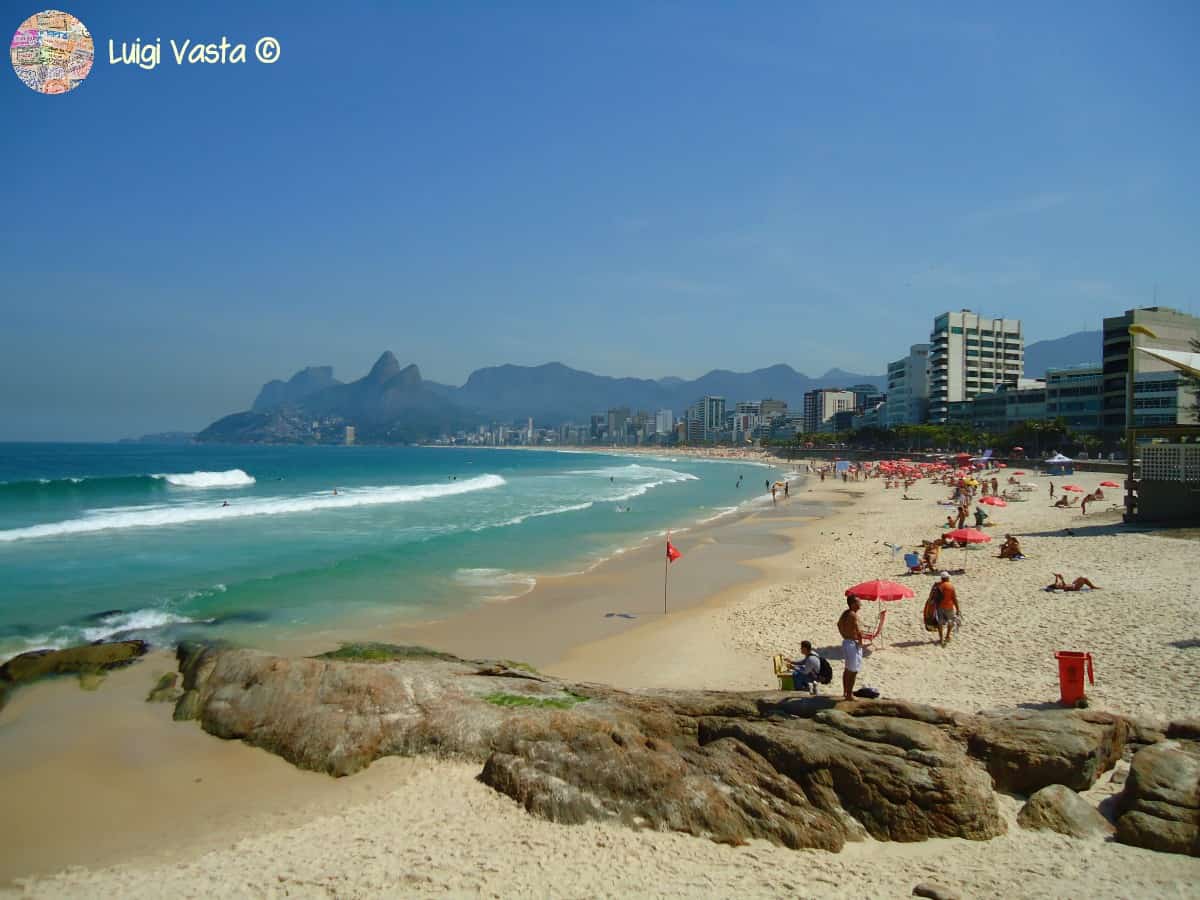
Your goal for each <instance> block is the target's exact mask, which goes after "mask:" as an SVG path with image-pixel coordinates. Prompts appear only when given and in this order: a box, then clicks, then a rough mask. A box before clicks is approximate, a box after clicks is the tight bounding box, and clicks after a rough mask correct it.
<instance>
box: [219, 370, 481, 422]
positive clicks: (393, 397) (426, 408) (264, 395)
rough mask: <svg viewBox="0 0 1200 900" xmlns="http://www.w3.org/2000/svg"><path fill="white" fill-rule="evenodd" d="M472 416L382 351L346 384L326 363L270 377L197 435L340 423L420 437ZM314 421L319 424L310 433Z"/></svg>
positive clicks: (471, 419)
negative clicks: (240, 406)
mask: <svg viewBox="0 0 1200 900" xmlns="http://www.w3.org/2000/svg"><path fill="white" fill-rule="evenodd" d="M322 383H323V384H324V385H325V386H324V387H321V386H320V384H322ZM273 400H274V401H275V402H272V401H273ZM475 419H476V417H474V416H472V415H470V414H467V413H464V412H463V411H462V410H461V409H460V408H459V407H457V406H456V405H455V404H453V403H450V402H448V401H447V400H446V398H445V397H443V396H442V395H440V394H438V393H436V392H434V391H431V390H429V389H428V388H426V387H425V385H424V382H423V381H422V380H421V373H420V370H418V369H417V367H416V366H412V365H410V366H406V367H404V368H401V367H400V362H399V361H398V360H397V359H396V357H395V355H394V354H393V353H392V352H391V351H390V350H389V351H387V352H386V353H384V354H383V355H382V356H380V357H379V359H378V360H377V361H376V363H375V365H374V366H373V367H372V368H371V371H370V372H369V373H367V375H365V376H364V377H362V378H360V379H358V380H357V381H352V382H350V383H349V384H342V383H341V382H339V381H337V380H336V379H334V378H333V371H332V369H329V368H328V367H325V368H309V369H304V370H302V371H301V372H298V373H297V374H296V375H295V376H293V377H292V378H291V380H290V381H288V382H287V383H286V384H284V383H283V382H279V381H273V382H270V383H268V384H267V385H264V387H263V389H262V390H261V391H260V392H259V395H258V399H256V400H255V402H254V408H253V409H250V410H248V411H246V412H241V413H234V414H233V415H229V416H225V417H224V418H223V419H218V420H217V421H216V422H213V424H211V425H209V426H208V427H207V428H206V429H204V431H202V432H200V434H199V435H197V440H201V441H226V442H233V443H246V442H254V443H311V442H313V441H315V440H324V441H336V440H340V438H341V435H342V434H344V426H346V425H353V426H354V427H355V429H356V430H357V433H358V439H359V440H362V441H379V442H405V441H419V440H424V439H425V438H428V437H430V436H433V435H438V434H441V433H443V432H447V431H449V432H453V431H457V430H458V429H460V428H465V427H469V426H470V425H472V424H474V422H475ZM314 422H317V423H319V427H318V429H317V430H316V431H315V432H314V429H313V423H314Z"/></svg>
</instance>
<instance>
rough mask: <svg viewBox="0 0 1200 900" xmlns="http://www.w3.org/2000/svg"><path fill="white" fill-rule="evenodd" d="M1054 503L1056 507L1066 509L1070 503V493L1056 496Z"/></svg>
mask: <svg viewBox="0 0 1200 900" xmlns="http://www.w3.org/2000/svg"><path fill="white" fill-rule="evenodd" d="M1054 505H1055V506H1056V507H1058V508H1059V509H1066V508H1067V507H1068V506H1070V505H1071V496H1070V494H1063V495H1062V496H1061V497H1059V498H1058V502H1057V503H1055V504H1054Z"/></svg>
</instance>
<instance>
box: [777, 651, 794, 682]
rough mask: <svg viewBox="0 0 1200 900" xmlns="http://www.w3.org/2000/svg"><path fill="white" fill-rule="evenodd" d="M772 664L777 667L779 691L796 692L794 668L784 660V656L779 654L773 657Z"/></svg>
mask: <svg viewBox="0 0 1200 900" xmlns="http://www.w3.org/2000/svg"><path fill="white" fill-rule="evenodd" d="M771 663H772V665H774V667H775V677H776V678H778V679H779V689H780V690H781V691H794V690H795V689H796V683H795V682H794V681H793V680H792V668H791V666H789V665H788V664H787V660H785V659H784V658H783V654H782V653H777V654H775V655H774V656H772V657H771Z"/></svg>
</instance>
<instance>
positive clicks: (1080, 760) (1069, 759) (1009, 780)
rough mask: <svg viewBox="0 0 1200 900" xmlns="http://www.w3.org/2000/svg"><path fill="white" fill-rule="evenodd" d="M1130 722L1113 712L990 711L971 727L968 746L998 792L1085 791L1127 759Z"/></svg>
mask: <svg viewBox="0 0 1200 900" xmlns="http://www.w3.org/2000/svg"><path fill="white" fill-rule="evenodd" d="M1128 733H1129V723H1128V722H1127V720H1125V719H1124V718H1122V717H1120V716H1114V715H1111V714H1109V713H1103V712H1093V711H1090V710H1088V711H1080V710H1045V711H1036V710H1023V709H1019V710H1006V711H1002V712H993V713H985V714H983V715H981V716H980V717H979V718H978V720H977V722H976V724H975V725H974V726H973V727H972V728H970V733H969V736H968V747H969V750H970V752H971V754H972V755H973V756H975V757H978V758H979V759H981V760H983V761H984V763H985V764H986V765H987V770H988V772H989V773H991V776H992V778H993V780H994V781H995V783H996V788H997V789H998V790H1002V791H1011V792H1013V793H1017V794H1033V793H1034V792H1036V791H1039V790H1041V789H1042V788H1044V787H1047V786H1048V785H1051V784H1061V785H1065V786H1066V787H1069V788H1071V789H1072V790H1075V791H1084V790H1087V789H1088V788H1090V787H1091V786H1092V784H1093V783H1094V782H1095V781H1096V779H1097V778H1099V777H1100V776H1101V775H1102V774H1103V773H1104V772H1107V771H1108V770H1109V769H1111V768H1112V767H1113V764H1114V763H1116V761H1117V760H1119V759H1120V758H1121V751H1122V749H1123V748H1124V746H1125V741H1126V738H1127V737H1128Z"/></svg>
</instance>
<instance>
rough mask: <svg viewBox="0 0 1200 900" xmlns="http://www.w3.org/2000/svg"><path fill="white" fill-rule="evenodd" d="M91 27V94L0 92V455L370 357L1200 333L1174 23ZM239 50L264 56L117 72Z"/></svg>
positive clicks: (787, 12) (960, 13) (1188, 70)
mask: <svg viewBox="0 0 1200 900" xmlns="http://www.w3.org/2000/svg"><path fill="white" fill-rule="evenodd" d="M4 8H5V10H6V11H7V12H6V18H4V20H5V21H10V25H11V27H12V28H16V26H17V24H19V23H20V22H21V21H22V20H23V19H24V18H25V17H26V16H28V15H29V13H30V12H32V10H30V9H28V8H25V7H19V8H18V7H17V6H16V5H14V4H8V3H6V4H5V5H4ZM73 12H74V13H75V14H78V15H79V16H80V17H81V18H82V20H83V21H84V22H85V24H86V25H87V27H88V28H89V29H90V31H91V33H92V35H93V37H94V39H95V42H96V48H97V54H96V55H97V61H96V65H95V66H94V68H93V71H92V72H91V74H90V75H89V77H88V78H87V80H86V82H84V83H82V84H80V85H79V86H78V87H77V88H76V89H75V90H73V91H71V92H70V94H68V95H64V96H57V97H52V96H44V95H40V94H37V93H35V92H33V91H30V90H28V89H27V88H26V87H25V86H24V85H23V84H21V82H20V81H19V80H18V79H17V78H15V77H9V78H8V79H7V80H6V81H5V82H4V84H3V86H0V97H3V102H4V103H5V104H6V108H8V109H10V116H11V119H12V121H13V122H16V123H19V134H20V139H19V140H12V141H7V142H5V143H4V145H3V146H2V147H0V163H3V165H4V166H5V169H6V170H7V171H8V172H10V173H19V174H20V177H13V178H11V179H10V182H9V188H8V195H7V196H8V200H9V205H10V208H11V209H14V210H17V211H19V215H13V216H10V217H7V219H6V220H5V223H4V224H3V226H0V227H3V229H4V240H3V241H0V264H2V265H3V266H4V270H5V280H6V287H5V295H4V299H3V301H2V302H0V305H2V309H0V324H2V325H3V327H2V328H0V335H3V337H0V378H3V379H4V381H5V383H6V384H10V385H15V386H16V389H15V390H11V391H7V392H4V394H3V396H2V397H0V439H6V440H13V439H34V438H37V439H54V438H69V439H82V438H89V437H91V438H114V437H120V436H125V435H131V434H139V433H143V432H147V431H156V430H162V429H170V428H182V429H191V428H198V427H201V426H202V425H204V424H206V423H207V422H209V421H212V420H213V419H214V418H215V417H217V416H219V415H222V414H223V413H225V412H227V411H229V410H231V409H236V408H244V406H245V404H246V403H247V402H248V400H249V397H248V396H247V395H248V394H252V392H253V391H254V390H255V389H256V387H257V386H258V385H260V384H262V383H263V382H265V381H267V380H269V379H271V378H278V377H281V376H286V374H287V373H290V372H292V371H295V370H296V369H297V368H299V367H301V366H304V365H332V366H334V367H335V369H336V370H337V371H339V372H342V373H346V374H350V373H356V372H359V371H361V369H360V366H361V365H362V360H363V357H364V355H365V356H368V357H369V356H370V355H371V354H372V352H378V348H380V346H392V347H394V348H395V349H396V350H397V352H398V353H399V354H400V355H401V356H404V357H407V359H406V361H410V360H411V361H414V362H417V363H418V364H419V365H420V367H421V370H422V373H423V374H424V375H425V376H426V377H427V378H429V379H431V380H433V381H436V382H440V383H446V384H461V383H462V381H463V379H465V378H466V376H467V374H468V373H469V372H470V371H472V370H473V369H475V368H478V367H481V366H487V365H498V364H504V363H513V364H518V365H535V364H538V363H543V362H546V361H549V360H561V361H563V362H564V363H566V364H568V365H571V366H572V367H575V368H578V369H581V370H584V371H589V372H596V373H601V374H612V375H623V376H634V377H649V378H661V377H682V378H689V377H696V376H698V375H700V374H701V373H703V372H705V371H707V370H708V369H710V368H716V367H719V368H725V369H729V370H733V371H739V372H746V371H751V370H754V369H756V368H760V367H761V366H763V365H769V364H773V363H777V362H782V363H786V364H789V365H791V366H793V367H794V368H795V369H797V370H799V371H801V372H805V373H808V374H811V375H819V374H821V373H823V372H824V371H826V370H827V369H829V368H832V367H840V368H842V369H846V370H848V371H851V372H861V373H865V374H879V373H882V372H884V371H885V367H886V365H887V364H888V362H890V361H892V360H894V359H896V357H897V355H898V352H900V351H901V350H902V348H903V347H907V346H909V345H911V344H914V343H920V342H922V341H924V340H925V339H926V338H927V335H928V328H927V321H928V320H929V319H930V318H931V317H932V316H933V315H934V314H936V313H938V312H941V311H944V310H957V309H961V308H964V307H965V308H970V309H973V310H975V311H976V312H978V313H980V314H983V315H992V314H1003V315H1006V316H1009V317H1012V318H1018V319H1021V320H1022V321H1023V322H1024V324H1025V331H1026V334H1027V335H1028V336H1029V339H1030V340H1036V339H1039V338H1044V339H1049V338H1054V337H1058V336H1061V335H1065V334H1069V333H1073V332H1076V331H1080V330H1099V329H1100V328H1101V324H1102V323H1101V318H1102V316H1103V314H1104V313H1105V312H1106V311H1108V312H1112V311H1119V310H1123V309H1128V308H1131V307H1135V306H1142V305H1150V304H1152V303H1154V302H1155V300H1157V302H1158V303H1160V304H1163V305H1169V306H1173V307H1175V308H1178V309H1180V310H1183V311H1185V312H1186V311H1189V310H1191V311H1193V312H1194V311H1196V310H1195V306H1196V304H1195V300H1196V286H1197V284H1200V261H1198V260H1197V259H1196V258H1195V254H1194V252H1192V250H1193V248H1192V246H1191V244H1192V238H1191V236H1192V234H1194V230H1195V229H1194V223H1195V222H1196V221H1197V218H1198V217H1200V197H1197V195H1196V193H1195V192H1194V191H1192V190H1190V189H1189V188H1190V184H1191V181H1192V179H1193V172H1192V169H1193V160H1194V159H1196V158H1198V157H1200V124H1198V123H1197V120H1196V117H1195V115H1194V110H1195V108H1196V107H1197V105H1198V104H1197V100H1198V99H1200V96H1198V91H1197V77H1196V75H1197V65H1198V64H1197V61H1196V57H1195V54H1194V46H1195V40H1196V37H1197V36H1198V35H1200V9H1197V8H1196V7H1195V6H1194V5H1192V4H1173V3H1167V4H1163V5H1158V6H1155V7H1153V8H1149V9H1145V10H1142V9H1135V8H1133V7H1123V6H1117V5H1109V4H1098V5H1096V6H1094V7H1092V8H1090V9H1089V10H1088V13H1087V15H1080V14H1079V13H1078V12H1077V11H1075V10H1072V9H1068V8H1043V7H1040V6H1036V5H1032V4H1030V5H1025V6H1021V5H1018V6H1010V7H1005V8H1004V9H997V8H994V7H990V6H986V5H963V4H933V5H926V6H923V7H921V8H919V9H901V8H895V7H893V6H891V5H888V4H873V5H871V4H868V5H863V6H859V7H854V8H828V7H822V6H818V5H811V4H809V5H802V4H783V3H780V4H771V3H767V4H761V5H758V6H756V7H754V8H753V9H748V10H741V9H739V10H734V9H732V8H731V7H727V6H721V5H713V4H695V5H693V6H690V7H688V8H687V9H686V10H683V11H681V10H679V9H676V8H673V7H669V6H663V5H649V4H647V5H639V6H636V7H630V8H625V9H622V10H613V9H610V8H600V7H597V8H594V9H586V8H578V7H573V8H563V7H556V6H552V5H549V4H529V5H526V6H523V7H519V8H507V9H498V8H494V7H491V6H488V5H485V4H470V3H468V4H463V5H460V6H456V7H445V8H426V7H417V6H413V7H406V6H395V7H390V6H389V7H382V8H372V9H371V10H369V11H368V15H369V17H370V27H368V28H364V29H358V30H356V32H355V45H354V46H355V53H354V54H353V57H352V58H349V59H344V58H342V57H341V56H339V54H338V48H339V46H340V45H339V44H338V42H337V40H335V38H334V37H333V36H332V33H331V20H330V17H329V16H328V15H327V14H325V13H323V12H321V11H318V10H309V9H297V8H295V6H294V5H290V4H284V3H282V2H278V0H275V2H264V3H261V4H255V5H254V6H253V8H247V7H244V6H243V5H237V4H230V3H220V2H218V3H211V4H204V5H199V4H167V5H164V4H154V3H149V2H133V3H129V4H122V5H121V6H120V8H101V7H89V8H77V9H75V10H74V11H73ZM222 34H226V35H228V36H229V38H230V40H232V41H246V40H248V41H250V43H251V44H252V43H253V40H254V38H255V37H256V36H258V35H273V36H274V37H275V38H277V39H278V41H279V43H280V46H281V55H280V58H279V60H278V62H276V63H275V64H273V65H269V66H264V65H259V64H257V63H253V64H252V63H247V64H245V65H236V64H235V65H213V66H203V65H192V66H188V65H185V66H180V65H176V64H175V63H174V62H173V61H172V60H170V59H169V58H164V61H163V64H162V65H160V66H158V67H156V68H155V69H154V70H153V71H147V70H144V69H142V68H139V67H138V66H133V65H120V64H118V65H110V64H109V63H108V60H107V52H106V48H107V46H108V41H109V40H114V41H116V43H117V45H118V46H119V45H120V44H121V43H122V42H123V41H130V42H131V41H134V40H138V39H140V40H142V41H152V40H154V39H156V38H159V39H161V40H162V43H163V45H164V46H167V45H168V42H169V40H171V39H175V40H182V39H185V38H190V39H192V40H197V41H207V40H212V41H216V40H219V39H220V37H221V36H222ZM64 123H66V124H64ZM64 135H69V139H65V138H64V137H63V136H64Z"/></svg>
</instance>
